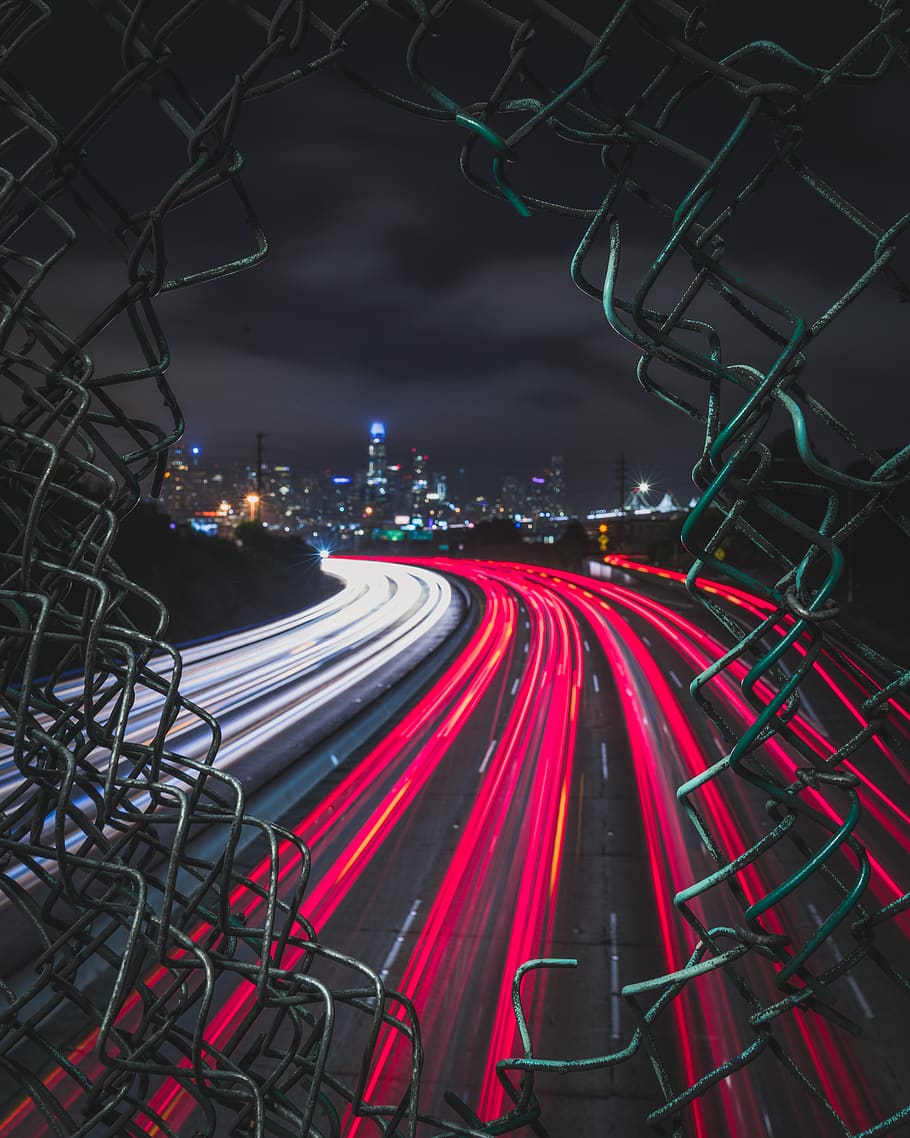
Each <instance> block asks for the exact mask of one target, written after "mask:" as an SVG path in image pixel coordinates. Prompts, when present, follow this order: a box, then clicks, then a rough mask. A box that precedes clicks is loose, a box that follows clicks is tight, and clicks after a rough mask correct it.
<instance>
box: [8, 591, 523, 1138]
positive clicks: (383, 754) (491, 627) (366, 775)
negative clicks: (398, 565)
mask: <svg viewBox="0 0 910 1138" xmlns="http://www.w3.org/2000/svg"><path fill="white" fill-rule="evenodd" d="M485 586H486V587H485V594H486V597H487V601H488V605H487V608H486V610H485V612H484V614H483V616H482V618H481V622H480V625H479V626H478V629H477V630H476V632H475V633H474V635H473V637H472V640H471V642H470V644H469V646H468V648H467V649H466V651H465V652H464V653H462V655H461V656H459V658H458V659H457V660H456V661H455V662H454V663H453V664H452V665H451V666H450V667H449V669H448V671H447V672H446V673H445V675H444V676H443V677H442V678H441V679H440V681H439V682H438V683H437V684H436V685H434V687H433V688H432V689H431V691H430V692H428V693H427V695H426V696H425V697H424V698H423V699H422V700H421V701H420V702H419V703H418V704H417V705H416V706H415V707H414V708H413V709H412V711H411V712H410V713H409V714H408V715H407V716H406V717H405V718H404V720H402V722H401V723H400V724H399V725H398V727H397V728H396V729H395V730H394V731H393V732H392V733H391V734H390V736H389V737H387V738H386V739H384V740H383V741H382V742H381V743H380V744H379V745H378V746H377V747H376V748H375V749H374V751H373V752H372V753H371V754H370V755H369V756H368V757H367V758H366V759H364V760H363V762H362V763H361V764H359V765H358V766H357V767H356V768H355V769H354V770H353V771H352V772H351V774H350V775H349V776H348V778H346V779H345V780H344V781H343V782H342V783H341V784H339V786H338V787H336V788H335V789H334V790H333V791H332V792H331V793H330V794H329V795H328V796H327V798H326V799H325V800H323V802H321V803H320V804H319V806H318V807H317V808H316V809H315V810H314V811H312V812H311V814H310V815H308V816H307V818H306V819H304V820H303V822H301V823H300V825H299V826H298V827H297V828H296V831H295V832H296V833H297V834H298V835H299V836H302V837H303V838H304V840H305V841H306V842H307V843H308V844H309V845H310V846H312V845H313V844H314V843H318V842H320V841H323V840H325V838H326V837H327V836H328V835H329V833H330V832H331V831H332V830H333V829H335V828H337V827H338V826H340V825H341V823H342V822H343V821H344V819H345V814H346V810H345V807H347V806H348V804H350V803H353V802H354V801H356V799H357V798H358V796H360V795H362V794H363V793H364V792H365V791H367V790H368V789H369V788H370V787H371V785H372V784H373V783H374V782H375V781H376V780H377V778H378V777H380V776H382V777H384V778H387V777H388V776H389V775H390V773H391V771H393V770H394V763H395V761H396V760H400V759H401V758H402V756H403V755H404V754H405V752H406V750H407V746H408V744H409V742H410V740H411V739H414V738H416V737H417V736H418V735H420V734H426V732H427V731H429V730H430V729H431V728H432V726H433V721H434V718H436V719H438V717H439V716H441V715H442V716H444V715H446V713H447V705H448V704H449V703H450V702H451V700H452V699H453V697H454V693H455V692H456V691H457V690H458V688H459V687H460V686H462V685H465V684H467V685H469V688H470V690H471V692H473V694H474V696H475V697H476V698H475V700H472V701H470V703H466V702H465V701H462V705H461V709H460V714H461V718H462V720H463V721H464V720H466V719H467V718H468V717H469V715H470V712H471V710H473V707H474V706H476V702H477V701H479V699H480V698H481V697H482V694H483V692H484V691H485V690H486V685H487V684H488V683H489V682H491V681H492V679H493V678H494V676H495V674H496V671H497V670H498V667H499V665H500V663H501V661H502V660H503V659H504V658H505V657H506V654H507V651H506V650H507V649H508V648H509V647H510V641H511V633H512V631H513V629H514V625H515V619H516V607H517V606H516V602H515V600H514V598H513V597H512V596H511V595H510V594H509V593H508V592H507V590H505V589H504V588H503V587H502V586H501V585H499V584H498V583H496V582H495V581H486V582H485ZM442 753H444V749H441V750H440V751H439V753H438V754H437V755H435V756H434V757H435V758H436V761H437V762H438V759H439V758H441V755H442ZM417 758H418V760H419V759H420V754H418V756H417ZM423 781H425V779H424V780H423ZM421 785H422V782H421ZM393 793H394V791H393ZM413 797H414V795H413V794H410V795H409V796H408V802H409V803H410V801H412V800H413ZM387 804H388V803H387V802H386V803H385V804H384V805H383V806H381V808H380V812H381V811H382V809H384V808H385V806H386V805H387ZM398 813H400V811H399V812H398ZM396 816H397V815H396ZM389 828H390V827H389V826H388V825H386V826H384V827H382V829H381V836H380V833H379V831H377V835H376V839H377V840H381V838H382V837H384V836H385V835H386V834H387V833H388V831H389ZM361 837H362V831H361ZM350 850H351V844H350V843H349V845H348V847H347V854H348V857H350ZM299 864H300V861H299V856H298V854H297V851H296V847H294V846H291V845H290V844H287V845H285V844H282V845H281V846H280V847H279V865H280V872H279V880H280V881H283V880H284V879H286V878H287V877H288V875H290V874H291V873H294V872H295V871H297V870H298V868H299ZM336 864H337V863H336ZM271 872H272V866H271V863H270V862H269V861H268V860H267V859H266V860H264V861H263V862H261V863H260V865H259V866H258V867H257V868H256V869H254V870H253V871H252V873H251V875H250V876H251V878H252V879H253V880H254V881H255V882H257V883H260V884H261V883H262V882H263V881H265V880H266V878H267V877H268V876H269V874H270V873H271ZM353 880H354V879H353V878H352V880H351V882H350V883H349V884H348V886H347V888H350V885H351V884H353ZM324 892H325V891H324ZM311 896H312V891H311V894H309V895H308V900H309V897H311ZM229 903H230V907H231V909H233V910H236V909H237V908H238V907H240V906H246V918H247V920H248V921H249V918H250V917H251V915H252V914H253V912H254V911H255V909H256V908H257V907H259V906H261V905H262V904H263V902H262V900H261V898H260V897H259V896H258V895H257V894H255V893H250V892H248V891H247V890H246V889H245V887H243V886H239V887H237V888H235V889H234V891H233V892H232V894H231V896H230V902H229ZM336 904H337V902H336ZM322 907H323V908H324V902H323V906H322ZM334 907H336V905H335V904H333V905H332V910H334ZM307 916H308V917H309V918H310V919H312V920H314V922H315V921H317V920H318V919H317V918H315V917H313V915H312V913H311V910H310V907H309V904H308V906H307ZM322 919H323V920H324V919H325V917H324V916H323V917H322ZM210 933H211V926H209V925H199V926H197V927H196V929H194V930H193V932H192V933H191V934H190V936H191V939H193V940H194V941H196V942H199V941H201V940H202V939H203V938H204V937H206V936H208V935H210ZM289 951H290V950H289ZM297 952H298V955H299V953H300V950H297ZM186 955H187V952H186V951H185V950H177V951H175V952H173V953H172V954H171V959H172V960H174V961H178V960H180V959H182V958H184V957H185V956H186ZM282 966H287V965H285V964H283V965H282ZM167 976H168V970H167V969H166V968H165V967H164V966H158V967H157V968H156V969H155V970H154V971H153V972H152V974H151V975H150V976H149V977H148V978H147V979H146V982H145V983H146V985H147V986H148V987H150V988H154V987H157V986H159V985H160V983H161V982H162V980H164V979H165V978H166V977H167ZM253 991H254V989H253V986H252V985H251V984H249V983H248V982H246V981H242V982H241V984H240V990H239V992H238V993H235V998H234V999H232V1001H231V1004H232V1008H231V1018H232V1019H236V1018H237V1016H238V1015H239V1014H240V1013H241V1011H242V1008H243V1007H244V1006H245V1005H246V1003H247V1002H248V1001H249V999H250V998H251V996H252V994H253ZM139 1000H140V998H139V995H138V993H137V992H134V993H133V994H132V995H131V996H130V997H129V998H128V999H127V1001H126V1002H125V1004H124V1006H123V1008H122V1009H121V1011H120V1013H119V1015H118V1019H117V1022H118V1023H120V1024H122V1023H123V1021H124V1020H125V1019H126V1018H127V1017H129V1016H130V1015H131V1014H132V1013H133V1012H134V1011H135V1010H136V1009H137V1008H138V1006H139ZM212 1022H214V1020H213V1021H212ZM207 1038H208V1039H209V1042H213V1040H212V1039H211V1037H210V1036H209V1035H208V1033H207ZM96 1039H97V1033H96V1032H92V1033H90V1034H89V1035H87V1036H86V1037H85V1038H84V1039H83V1040H82V1041H81V1042H80V1043H79V1044H78V1045H77V1046H76V1048H74V1050H73V1052H72V1053H71V1055H70V1061H71V1062H74V1063H76V1062H78V1061H80V1060H82V1059H84V1058H85V1057H86V1056H87V1055H88V1054H89V1053H90V1052H91V1050H93V1048H94V1046H95V1041H96ZM181 1065H184V1064H181ZM65 1077H66V1073H65V1071H64V1069H63V1068H61V1067H58V1068H55V1070H54V1071H53V1072H51V1074H50V1075H49V1076H48V1077H47V1079H46V1080H45V1086H46V1087H47V1088H48V1089H49V1090H52V1089H53V1088H54V1087H55V1086H57V1085H58V1084H59V1083H60V1082H61V1081H62V1080H63V1079H64V1078H65ZM89 1077H92V1075H91V1074H90V1075H89ZM179 1091H180V1088H179V1084H176V1083H175V1084H173V1086H172V1087H170V1088H168V1085H167V1084H164V1085H162V1087H161V1088H160V1089H159V1092H158V1095H156V1098H157V1099H158V1100H159V1101H162V1102H164V1103H165V1104H166V1105H167V1106H170V1104H172V1103H173V1102H174V1101H176V1095H177V1094H179ZM81 1093H82V1092H81V1090H80V1089H79V1088H75V1089H74V1091H73V1092H72V1094H71V1095H70V1096H69V1097H68V1099H67V1101H66V1102H65V1103H64V1106H67V1105H69V1104H71V1103H72V1102H73V1101H75V1099H76V1098H77V1097H78V1096H79V1095H80V1094H81ZM151 1105H155V1100H153V1101H152V1104H151ZM187 1105H188V1106H189V1107H191V1105H192V1104H191V1103H190V1104H187ZM32 1106H33V1104H32V1102H31V1099H26V1100H23V1101H22V1102H21V1103H20V1104H19V1105H18V1106H17V1107H16V1109H15V1110H14V1111H13V1112H12V1113H11V1114H10V1115H9V1116H7V1118H6V1119H4V1120H3V1121H2V1122H0V1138H14V1135H15V1131H14V1129H12V1127H14V1126H15V1125H16V1124H18V1123H19V1122H20V1121H21V1119H22V1116H23V1115H28V1114H30V1113H31V1112H32ZM36 1121H38V1120H36ZM38 1125H39V1126H40V1125H41V1122H40V1121H39V1122H38ZM146 1126H147V1127H148V1126H151V1132H152V1133H154V1132H155V1131H157V1129H158V1128H157V1126H155V1124H154V1122H153V1121H152V1120H150V1119H149V1120H147V1122H146Z"/></svg>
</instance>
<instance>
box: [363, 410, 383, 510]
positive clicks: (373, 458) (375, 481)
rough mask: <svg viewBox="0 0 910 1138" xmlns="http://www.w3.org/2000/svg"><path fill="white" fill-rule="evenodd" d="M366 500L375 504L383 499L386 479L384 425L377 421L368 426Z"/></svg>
mask: <svg viewBox="0 0 910 1138" xmlns="http://www.w3.org/2000/svg"><path fill="white" fill-rule="evenodd" d="M367 454H368V456H369V457H368V461H367V482H366V500H367V501H368V502H375V501H377V500H381V499H383V498H385V496H386V494H387V492H388V478H387V476H386V468H385V423H380V422H379V421H378V420H377V421H376V422H375V423H372V424H371V425H370V447H369V450H368V452H367Z"/></svg>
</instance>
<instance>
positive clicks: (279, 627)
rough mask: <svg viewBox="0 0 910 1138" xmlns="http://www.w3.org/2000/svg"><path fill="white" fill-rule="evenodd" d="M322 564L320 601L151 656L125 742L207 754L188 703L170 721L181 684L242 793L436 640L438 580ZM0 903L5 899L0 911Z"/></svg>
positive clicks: (3, 783) (66, 687)
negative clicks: (332, 583)
mask: <svg viewBox="0 0 910 1138" xmlns="http://www.w3.org/2000/svg"><path fill="white" fill-rule="evenodd" d="M327 571H328V572H331V574H332V575H334V576H336V577H337V578H339V580H340V582H341V585H342V587H341V589H340V590H339V591H338V592H337V593H335V594H334V595H333V596H331V597H329V598H328V599H327V600H325V601H323V602H322V603H320V604H318V605H315V606H313V607H312V608H310V609H306V610H304V611H302V612H300V613H296V614H294V615H292V616H289V617H286V618H283V619H281V620H277V621H273V622H272V623H270V624H266V625H260V626H256V627H255V628H252V629H246V630H244V631H242V632H238V633H234V634H232V635H228V636H223V637H218V638H216V639H212V640H208V641H206V642H204V643H201V644H197V645H193V646H190V647H188V648H184V649H182V650H181V651H180V652H179V653H175V656H174V657H166V656H162V657H157V658H155V659H153V660H152V661H151V662H150V668H151V670H152V671H153V672H154V673H155V674H156V675H157V676H158V677H159V679H160V681H161V686H162V688H163V690H161V691H156V690H153V689H152V687H150V686H148V685H139V686H137V689H136V699H135V702H134V703H133V704H132V706H131V707H130V709H129V718H128V720H127V729H126V731H125V732H124V733H123V738H124V740H125V741H127V742H139V743H142V744H144V745H145V746H153V745H155V744H158V745H160V746H161V747H162V748H166V749H167V750H168V751H169V752H171V753H172V754H173V755H175V756H178V757H179V758H181V759H184V758H185V759H190V760H196V761H201V760H203V759H204V758H205V756H206V753H207V751H208V750H209V748H210V747H211V744H212V735H211V731H210V729H209V727H208V725H207V724H206V723H205V722H204V721H202V720H201V719H200V718H199V716H198V715H197V714H196V713H195V711H194V710H193V708H192V706H191V707H189V708H186V709H184V710H183V711H182V712H181V713H180V714H179V715H178V716H177V717H176V719H174V720H173V722H172V721H171V720H170V718H169V717H168V715H167V714H166V700H167V698H168V696H169V694H170V689H171V688H172V687H176V686H177V685H179V690H180V693H181V695H182V696H183V698H184V699H185V700H188V701H190V703H191V704H192V705H195V706H196V707H202V708H204V709H205V710H206V711H207V712H209V713H210V714H212V715H214V716H215V717H216V719H217V720H218V723H219V726H220V728H221V732H222V743H221V746H220V748H219V750H218V767H219V769H221V770H229V771H231V772H232V773H233V774H235V775H236V776H237V777H238V778H239V779H240V781H241V783H242V784H243V785H244V787H245V788H246V789H247V790H254V789H255V788H256V787H257V786H259V785H261V784H262V783H263V782H264V781H266V780H267V779H268V778H270V777H272V776H273V774H274V771H275V768H276V767H280V765H281V763H282V761H287V760H288V759H291V758H296V757H297V756H298V755H300V754H302V753H303V752H304V751H305V750H307V749H308V748H309V747H312V745H313V743H314V741H316V740H317V739H318V737H319V735H320V734H327V733H328V731H329V730H330V729H331V727H332V726H334V725H336V723H337V720H338V716H337V714H336V712H337V710H338V709H339V708H341V709H343V714H344V715H346V716H349V715H350V713H351V704H352V702H363V699H364V697H365V695H366V693H367V692H368V691H370V690H371V688H373V689H375V688H376V687H377V685H378V686H379V687H382V688H385V687H387V686H389V684H390V683H391V681H392V679H394V678H395V677H396V676H397V674H398V673H399V672H400V671H401V670H402V668H405V669H406V668H410V667H413V664H414V658H415V656H416V655H419V653H420V652H421V651H425V650H426V645H427V644H430V643H433V642H434V640H435V639H436V636H435V634H436V633H437V632H438V630H439V628H440V625H441V624H442V623H443V622H444V621H445V618H446V617H447V616H448V615H449V613H450V610H451V609H452V608H453V606H454V605H455V603H456V600H457V598H453V594H452V589H451V586H450V584H449V582H448V581H447V580H446V579H445V578H443V577H441V576H440V575H439V574H436V573H430V572H427V571H426V570H423V569H420V568H419V567H411V566H404V565H385V566H383V567H379V566H377V565H375V564H374V565H371V564H367V563H363V562H356V561H334V562H332V563H331V566H330V567H329V568H327ZM93 682H94V681H93ZM85 683H86V681H85V679H84V678H83V677H78V678H73V679H71V680H68V681H66V682H64V683H62V684H60V685H59V686H58V687H57V689H56V690H55V692H54V697H55V699H56V700H58V701H59V706H60V708H61V712H62V713H65V712H64V709H66V708H67V706H68V703H69V701H70V700H72V699H73V698H74V697H77V696H79V694H80V692H81V691H82V690H83V688H84V685H85ZM106 693H107V696H108V699H109V711H108V715H107V722H106V724H105V726H106V728H107V730H108V731H109V733H110V735H111V738H114V736H115V733H116V732H117V730H118V717H119V715H120V713H121V707H120V702H119V699H118V696H119V694H120V693H119V688H118V686H117V684H116V681H114V680H113V679H108V680H107V682H106V685H102V686H101V687H100V688H98V689H97V690H93V691H92V692H91V693H87V694H86V700H87V702H89V703H93V704H95V705H97V704H98V703H99V702H101V701H102V700H103V698H104V697H105V694H106ZM50 723H51V720H50V718H49V717H47V716H45V717H42V721H41V723H40V724H39V726H41V727H43V728H45V729H47V728H48V727H49V726H50ZM37 746H38V745H36V749H37ZM110 753H111V752H110V750H109V749H107V748H101V747H99V748H96V749H95V750H94V751H93V752H90V753H89V754H88V755H87V756H86V758H87V761H89V762H94V763H95V765H96V766H97V767H98V769H99V771H101V772H104V771H106V769H107V762H108V760H109V758H110ZM31 761H34V756H33V755H32V753H31V751H30V750H27V751H26V753H25V755H24V762H25V763H29V762H31ZM164 781H165V782H167V781H168V780H167V779H166V778H165V779H164ZM21 783H22V774H21V771H20V770H19V767H18V766H17V765H16V763H15V762H14V759H13V753H12V751H11V749H10V748H3V749H0V798H2V799H3V800H12V799H13V798H14V796H15V794H16V792H17V790H18V788H19V786H20V785H21ZM132 801H133V802H134V804H135V806H136V807H137V808H139V809H145V808H146V807H147V806H148V802H149V798H148V795H147V794H142V793H137V794H135V795H134V796H133V799H132ZM73 805H74V806H75V807H76V808H77V809H79V810H89V809H90V802H89V798H88V796H87V795H86V794H80V793H77V794H75V795H74V796H73ZM54 824H55V816H54V814H53V813H49V814H48V816H47V821H46V828H45V833H44V835H43V836H44V838H45V840H49V841H53V827H54ZM82 838H83V835H82V834H81V832H80V831H78V830H76V829H74V828H70V829H69V831H68V833H67V836H66V846H67V848H68V849H73V848H75V846H76V845H77V844H78V843H79V842H81V841H82ZM12 876H13V878H14V879H15V880H17V881H19V882H21V883H23V884H26V885H27V884H28V882H29V881H30V880H31V874H30V873H29V872H28V871H27V870H26V869H25V867H23V866H18V867H16V868H15V869H14V870H13V871H12ZM4 901H5V897H4V896H0V908H2V905H3V903H4Z"/></svg>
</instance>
